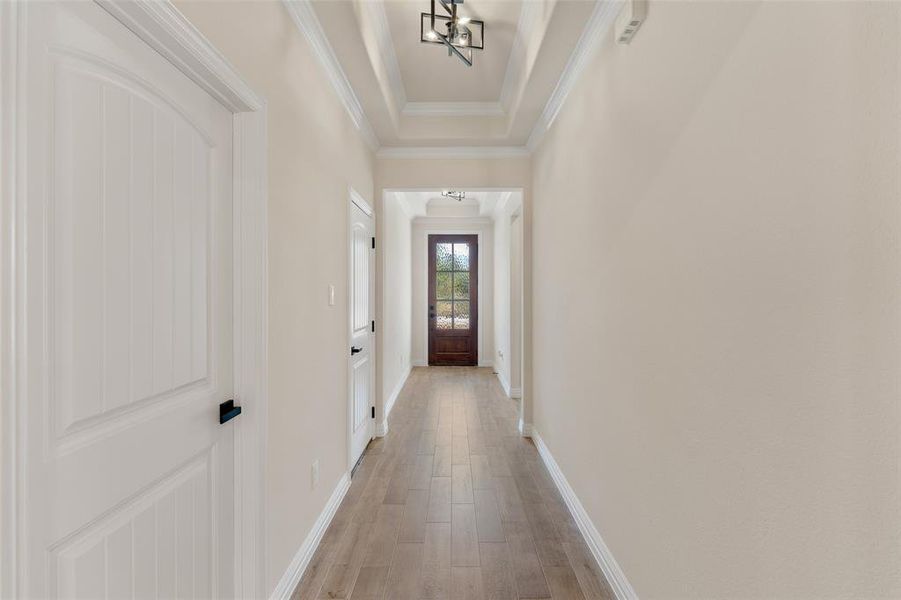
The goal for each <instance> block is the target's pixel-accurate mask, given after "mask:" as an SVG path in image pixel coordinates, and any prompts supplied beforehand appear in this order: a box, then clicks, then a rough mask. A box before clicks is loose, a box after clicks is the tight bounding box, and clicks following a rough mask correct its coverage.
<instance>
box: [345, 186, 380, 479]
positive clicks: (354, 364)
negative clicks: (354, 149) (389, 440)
mask: <svg viewBox="0 0 901 600" xmlns="http://www.w3.org/2000/svg"><path fill="white" fill-rule="evenodd" d="M374 235H375V224H374V213H373V211H372V208H371V207H370V206H369V204H368V203H366V201H365V200H363V199H362V198H361V197H360V196H359V195H358V194H357V193H356V192H354V191H353V190H351V194H350V224H349V235H348V241H349V246H350V247H349V255H350V265H349V266H350V286H349V289H348V311H349V313H350V348H349V349H348V355H349V357H350V364H349V368H348V374H349V382H348V384H349V385H348V389H349V405H348V414H349V419H348V426H349V463H350V465H349V466H350V467H351V468H352V467H353V465H355V464H356V463H357V461H358V460H359V458H360V456H361V455H362V454H363V451H364V450H365V449H366V445H367V444H368V443H369V440H371V439H372V435H373V421H374V419H373V413H372V411H373V410H374V408H373V407H374V406H375V397H374V390H375V344H374V341H375V333H374V331H373V329H374V327H373V323H374V321H373V319H374V318H375V316H374V315H375V310H374V300H375V257H374V254H375V249H374V248H373V242H372V240H373V239H374V237H373V236H374Z"/></svg>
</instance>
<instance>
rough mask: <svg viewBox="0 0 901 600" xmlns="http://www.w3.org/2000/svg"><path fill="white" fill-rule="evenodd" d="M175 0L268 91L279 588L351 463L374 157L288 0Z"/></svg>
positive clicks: (270, 505)
mask: <svg viewBox="0 0 901 600" xmlns="http://www.w3.org/2000/svg"><path fill="white" fill-rule="evenodd" d="M176 4H177V6H178V8H179V10H181V11H182V12H184V13H185V15H186V16H187V17H188V18H189V19H190V20H191V22H192V23H193V24H194V25H195V26H197V28H198V29H199V30H200V31H201V32H202V33H203V34H204V35H205V36H206V37H207V38H209V39H210V41H211V42H212V43H213V44H214V45H215V46H216V47H217V48H218V49H219V50H220V51H221V52H222V53H223V54H224V55H225V56H226V58H227V59H228V60H229V61H230V62H231V63H232V64H233V65H235V67H236V68H237V69H238V71H240V72H241V74H242V75H243V76H244V77H245V78H246V80H247V81H248V82H250V83H251V85H252V86H253V87H254V88H255V89H256V90H257V91H258V92H259V93H261V94H262V95H263V96H264V97H265V98H266V100H267V103H268V116H269V131H268V143H269V148H268V150H269V152H268V154H269V284H270V290H269V302H270V305H269V319H270V322H269V327H270V331H269V376H270V381H269V392H270V398H269V430H268V440H267V442H268V448H267V472H266V493H267V505H266V519H267V523H268V529H267V534H268V537H267V544H268V547H267V558H268V568H267V571H268V573H267V585H268V589H269V590H272V589H273V588H274V587H275V585H276V582H277V581H278V580H279V578H280V577H281V576H282V575H283V574H284V572H285V570H286V568H287V567H288V565H289V563H290V562H291V559H292V558H293V557H294V555H295V553H296V552H297V550H298V549H299V547H300V545H301V543H302V542H303V540H304V539H305V538H306V536H307V534H308V533H309V532H310V530H311V529H312V526H313V523H314V522H315V521H316V518H317V517H318V516H319V514H320V513H321V512H322V509H323V508H324V507H325V505H326V502H327V501H328V498H329V496H330V495H331V494H332V492H333V490H334V489H335V486H336V484H337V482H338V481H339V479H340V478H341V476H342V475H344V474H345V473H346V472H347V463H348V457H347V397H348V391H347V335H348V332H347V327H348V325H347V323H348V312H347V311H348V308H347V281H348V274H347V268H348V257H347V252H348V248H347V235H346V231H347V221H348V201H347V190H348V186H353V188H354V189H355V190H357V191H358V192H359V193H360V194H361V195H362V196H363V197H364V198H366V199H367V200H368V201H369V202H370V203H371V202H372V201H373V195H372V184H373V157H372V153H371V152H370V150H369V149H368V148H367V147H366V146H365V144H364V143H363V141H362V140H361V138H360V136H359V133H358V131H357V130H356V128H355V126H354V124H353V122H352V121H351V119H350V118H349V117H348V115H347V113H346V112H345V110H344V107H343V106H342V104H341V103H340V102H339V100H338V98H337V96H336V95H335V93H334V91H333V90H332V87H331V85H330V83H329V81H328V79H327V78H326V76H325V74H324V73H323V71H322V69H321V68H320V66H319V64H318V63H317V62H316V58H315V53H314V51H313V49H312V48H311V47H310V45H309V44H308V43H307V41H306V39H305V38H304V37H303V36H301V34H300V33H299V32H298V31H297V29H296V28H295V26H294V24H293V22H292V20H291V18H290V16H289V15H288V14H287V12H286V11H285V9H284V7H283V5H282V4H281V3H280V2H217V1H209V2H190V1H180V0H177V2H176ZM329 284H333V285H335V286H336V288H337V290H338V294H337V303H336V305H335V306H329V305H328V293H327V291H328V285H329ZM315 459H318V460H319V464H320V481H319V485H318V487H316V488H315V489H313V488H312V486H311V482H310V481H311V479H310V467H311V463H312V462H313V460H315Z"/></svg>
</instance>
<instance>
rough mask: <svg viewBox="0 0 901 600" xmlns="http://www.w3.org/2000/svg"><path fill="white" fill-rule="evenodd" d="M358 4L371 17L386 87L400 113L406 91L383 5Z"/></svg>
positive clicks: (369, 1)
mask: <svg viewBox="0 0 901 600" xmlns="http://www.w3.org/2000/svg"><path fill="white" fill-rule="evenodd" d="M358 4H359V6H360V7H361V9H362V10H365V11H367V12H368V13H369V15H370V16H371V17H372V21H371V24H372V27H373V33H375V40H376V44H377V46H378V51H379V55H380V56H381V58H382V65H383V66H384V67H385V73H386V75H387V77H388V87H389V89H390V90H391V95H392V96H394V104H395V109H396V110H397V112H401V111H402V110H403V108H404V106H406V104H407V90H406V88H405V87H404V78H403V76H402V75H401V72H400V63H399V62H397V53H395V52H394V41H393V38H392V36H391V27H390V26H389V25H388V13H387V12H385V3H384V1H383V0H378V1H373V0H362V1H360V2H359V3H358Z"/></svg>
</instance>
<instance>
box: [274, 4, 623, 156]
mask: <svg viewBox="0 0 901 600" xmlns="http://www.w3.org/2000/svg"><path fill="white" fill-rule="evenodd" d="M285 3H286V5H287V6H288V8H289V10H290V12H291V14H292V17H293V18H294V20H295V22H296V23H297V24H298V27H299V28H300V29H301V31H303V32H304V34H305V35H307V37H308V38H310V41H311V42H312V43H313V46H314V50H316V52H317V54H318V55H319V58H320V60H321V61H322V62H323V64H324V66H325V67H326V69H327V70H329V71H330V77H331V79H332V83H333V85H335V87H336V90H337V91H338V92H339V95H342V96H350V98H347V97H343V98H342V99H343V100H344V101H345V105H347V106H348V110H349V112H351V114H352V117H354V119H355V121H356V122H358V125H360V121H365V123H364V125H365V126H361V130H363V129H366V130H367V131H364V135H368V136H369V137H370V138H371V140H372V142H371V144H372V145H373V146H374V147H382V148H384V147H395V148H403V147H456V148H459V147H523V146H525V145H526V143H527V141H528V140H529V136H530V134H531V133H532V131H533V129H534V128H535V127H536V123H540V121H541V120H542V119H544V121H545V122H546V121H547V118H546V116H547V113H548V105H549V103H550V101H551V99H552V96H553V95H555V93H556V94H558V95H559V89H558V88H560V85H559V84H560V82H561V81H562V80H563V78H564V77H565V75H566V74H567V71H568V70H572V69H571V67H572V65H573V62H574V58H578V56H579V54H580V53H581V52H582V51H583V50H584V46H585V45H586V40H585V39H584V38H588V37H589V36H590V35H591V36H596V37H602V36H597V35H596V34H597V33H598V30H599V28H600V29H601V30H602V31H603V32H606V29H609V26H610V24H611V23H612V18H613V17H615V12H616V10H618V8H619V6H620V5H619V3H617V2H614V1H612V0H466V2H465V3H464V4H463V5H462V8H461V9H460V12H461V14H462V15H464V16H469V17H471V18H474V19H480V20H484V21H485V49H484V50H483V51H476V52H475V53H474V54H475V56H474V61H473V62H474V64H473V66H472V67H467V66H466V65H464V64H463V63H462V62H461V61H459V60H457V59H456V58H455V57H448V56H447V52H446V51H444V50H443V49H442V48H441V47H439V46H435V45H430V44H421V43H420V42H419V19H420V13H421V12H428V11H429V8H430V2H429V0H285ZM588 41H589V42H591V41H592V40H591V39H589V40H588ZM592 43H593V42H592ZM580 48H581V50H580ZM555 90H556V92H555ZM546 124H547V123H546Z"/></svg>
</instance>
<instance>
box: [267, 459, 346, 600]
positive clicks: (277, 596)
mask: <svg viewBox="0 0 901 600" xmlns="http://www.w3.org/2000/svg"><path fill="white" fill-rule="evenodd" d="M349 487H350V475H349V474H348V473H345V474H344V475H342V476H341V479H340V480H339V481H338V485H337V486H336V487H335V491H333V492H332V496H331V498H329V500H328V503H327V504H326V505H325V508H324V509H322V513H320V514H319V518H318V519H316V522H315V523H314V524H313V529H312V530H311V531H310V533H309V534H308V535H307V539H305V540H304V541H303V544H301V545H300V549H299V550H298V551H297V554H295V555H294V558H293V559H292V560H291V564H290V565H288V570H287V571H285V574H284V575H282V577H281V579H279V582H278V585H276V586H275V589H274V590H273V591H272V595H271V596H270V597H269V598H270V600H290V598H291V596H292V595H293V594H294V589H295V588H296V587H297V584H298V583H300V578H301V577H303V572H304V571H305V570H306V568H307V565H309V564H310V559H312V558H313V553H314V552H316V548H317V547H318V546H319V542H320V540H322V535H323V534H324V533H325V530H326V529H328V526H329V523H331V522H332V517H334V516H335V511H337V510H338V507H339V506H340V505H341V501H342V500H344V495H345V494H346V493H347V489H348V488H349Z"/></svg>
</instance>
